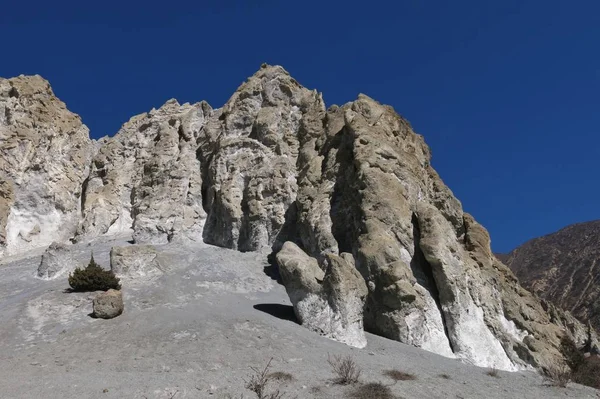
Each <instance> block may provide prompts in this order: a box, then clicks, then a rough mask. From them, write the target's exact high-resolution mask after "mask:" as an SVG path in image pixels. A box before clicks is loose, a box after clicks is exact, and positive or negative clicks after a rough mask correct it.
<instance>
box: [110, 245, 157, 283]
mask: <svg viewBox="0 0 600 399" xmlns="http://www.w3.org/2000/svg"><path fill="white" fill-rule="evenodd" d="M110 269H111V270H112V271H113V273H115V274H116V275H117V276H119V277H125V276H126V277H144V276H148V275H155V274H160V273H162V270H161V266H160V262H159V260H158V251H156V249H155V248H154V247H153V246H151V245H132V246H128V247H113V248H112V249H111V251H110Z"/></svg>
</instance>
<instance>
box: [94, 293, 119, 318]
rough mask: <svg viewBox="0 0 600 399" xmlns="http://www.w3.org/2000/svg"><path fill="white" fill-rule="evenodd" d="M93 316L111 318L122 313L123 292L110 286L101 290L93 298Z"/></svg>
mask: <svg viewBox="0 0 600 399" xmlns="http://www.w3.org/2000/svg"><path fill="white" fill-rule="evenodd" d="M93 308H94V312H93V314H94V317H97V318H99V319H112V318H114V317H117V316H119V315H120V314H121V313H123V308H124V305H123V294H122V292H121V291H119V290H113V289H112V288H111V289H110V290H108V291H106V292H101V293H99V294H98V295H96V297H95V298H94V300H93Z"/></svg>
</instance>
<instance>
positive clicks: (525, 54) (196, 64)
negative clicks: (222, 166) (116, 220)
mask: <svg viewBox="0 0 600 399" xmlns="http://www.w3.org/2000/svg"><path fill="white" fill-rule="evenodd" d="M249 4H253V5H249ZM0 37H2V46H1V47H0V51H1V53H0V54H2V55H1V60H0V76H3V77H11V76H15V75H19V74H34V73H38V74H41V75H42V76H44V77H45V78H46V79H48V80H50V82H51V84H52V86H53V88H54V91H55V92H56V94H57V95H58V96H59V97H60V98H61V99H62V100H63V101H65V102H66V103H67V105H68V107H69V108H70V109H71V110H72V111H74V112H77V113H78V114H80V115H81V116H82V118H83V120H84V122H85V123H86V124H87V125H88V126H89V127H90V130H91V134H92V136H93V137H100V136H103V135H107V134H108V135H112V134H114V133H116V131H117V130H118V129H119V127H120V125H121V124H122V123H124V122H125V121H127V120H128V119H129V117H131V116H132V115H134V114H137V113H141V112H145V111H148V110H149V109H151V108H152V107H158V106H160V105H161V104H162V103H163V102H165V101H166V100H167V99H169V98H172V97H175V98H177V99H178V100H179V101H180V102H196V101H200V100H203V99H204V100H207V101H208V102H209V103H210V104H211V105H212V106H213V107H220V106H221V105H222V104H223V103H224V102H225V101H226V100H227V98H228V97H229V96H230V95H231V94H232V93H233V91H234V90H235V89H236V88H237V86H238V85H239V84H240V83H241V82H242V81H243V80H244V79H245V78H246V77H248V76H249V75H251V74H253V73H254V72H255V71H256V70H257V69H258V68H259V66H260V64H261V63H263V62H267V63H270V64H281V65H283V66H284V67H285V68H286V69H287V70H288V71H289V72H290V73H291V74H292V75H293V76H294V77H295V78H296V79H297V80H298V81H300V82H301V83H302V84H303V85H305V86H307V87H308V88H316V89H318V90H319V91H322V92H323V93H324V97H325V100H326V102H327V104H328V105H330V104H334V103H337V104H341V103H345V102H347V101H351V100H353V99H355V98H356V96H357V94H358V93H360V92H362V93H365V94H367V95H369V96H371V97H373V98H375V99H377V100H379V101H380V102H383V103H387V104H390V105H392V106H394V108H395V109H396V110H397V111H398V112H399V113H400V114H402V115H403V116H405V117H406V118H407V119H408V120H410V121H411V123H412V125H413V127H414V128H415V130H416V131H417V132H419V133H421V134H423V135H424V136H425V139H426V141H427V143H428V144H429V145H430V146H431V148H432V152H433V165H434V167H435V168H436V169H437V170H438V172H439V173H440V175H441V176H442V178H443V179H444V181H445V182H446V184H448V185H449V186H450V188H451V189H452V190H453V191H454V193H455V194H456V195H457V197H458V198H459V199H460V200H461V201H462V203H463V205H464V208H465V210H466V211H468V212H470V213H472V214H473V215H474V216H475V218H476V219H477V220H479V221H480V222H481V223H482V224H483V225H484V226H486V227H487V228H488V229H489V231H490V233H491V235H492V246H493V249H494V250H495V251H508V250H510V249H512V248H513V247H515V246H516V245H518V244H520V243H522V242H524V241H526V240H527V239H529V238H533V237H536V236H539V235H543V234H546V233H550V232H552V231H554V230H557V229H559V228H561V227H563V226H565V225H567V224H571V223H574V222H580V221H586V220H593V219H598V218H600V216H599V212H598V204H599V195H600V185H599V184H598V181H599V179H598V172H599V168H598V162H599V160H600V135H599V133H600V131H599V130H600V112H599V111H600V107H599V106H600V95H599V93H600V90H599V89H600V1H598V0H577V1H566V0H564V1H563V0H561V1H558V0H545V1H543V0H536V1H529V0H504V1H481V0H472V1H460V0H457V1H450V0H406V1H385V2H384V1H378V0H371V1H360V2H358V1H352V0H348V1H312V0H307V1H274V0H265V1H233V0H221V1H194V2H191V1H190V2H188V1H161V2H153V1H144V2H141V1H140V2H137V1H126V0H122V1H119V2H114V1H110V0H108V1H101V2H91V1H68V2H67V1H59V0H58V1H52V2H47V1H40V0H32V1H27V2H25V1H22V2H18V1H6V2H5V4H3V5H2V11H1V13H0Z"/></svg>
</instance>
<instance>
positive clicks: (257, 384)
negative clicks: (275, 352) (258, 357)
mask: <svg viewBox="0 0 600 399" xmlns="http://www.w3.org/2000/svg"><path fill="white" fill-rule="evenodd" d="M272 361H273V359H272V358H271V360H269V362H268V363H267V365H266V366H265V368H264V369H262V370H259V369H257V368H256V367H250V368H251V369H252V371H254V374H252V375H251V376H250V379H249V380H248V381H245V382H246V385H245V387H246V389H248V390H250V391H252V392H254V393H255V394H256V396H257V398H258V399H282V398H283V393H282V392H280V391H279V390H278V389H274V390H273V391H271V392H269V389H268V385H269V381H271V378H270V373H269V369H270V368H271V362H272Z"/></svg>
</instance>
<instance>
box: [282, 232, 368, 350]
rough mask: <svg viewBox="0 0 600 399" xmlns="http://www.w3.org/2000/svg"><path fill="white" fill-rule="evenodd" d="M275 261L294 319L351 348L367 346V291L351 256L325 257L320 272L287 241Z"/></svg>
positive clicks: (304, 255)
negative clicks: (365, 324)
mask: <svg viewBox="0 0 600 399" xmlns="http://www.w3.org/2000/svg"><path fill="white" fill-rule="evenodd" d="M277 262H278V263H279V265H280V273H281V278H282V280H283V283H284V284H285V287H286V290H287V293H288V295H289V297H290V300H291V302H292V304H293V305H294V311H295V313H296V316H297V317H298V320H299V321H300V323H301V324H302V325H303V326H304V327H306V328H308V329H310V330H313V331H315V332H317V333H319V334H321V335H324V336H326V337H328V338H332V339H335V340H336V341H340V342H343V343H345V344H347V345H350V346H354V347H357V348H364V347H365V346H366V345H367V339H366V337H365V333H364V329H363V307H364V304H365V300H366V297H367V292H368V291H367V286H366V284H365V281H364V279H363V278H362V276H361V275H360V274H359V273H358V271H357V270H356V268H355V267H354V259H353V258H352V255H350V254H347V253H343V254H341V256H337V255H332V254H329V255H327V257H326V258H325V259H324V262H323V269H325V271H323V270H322V269H321V268H320V267H319V264H318V263H317V260H316V259H314V258H311V257H310V256H308V255H307V254H306V253H304V251H302V249H300V248H299V247H298V246H297V245H296V244H294V243H292V242H289V241H288V242H286V243H285V244H284V245H283V248H282V249H281V251H280V252H279V253H278V254H277Z"/></svg>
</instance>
